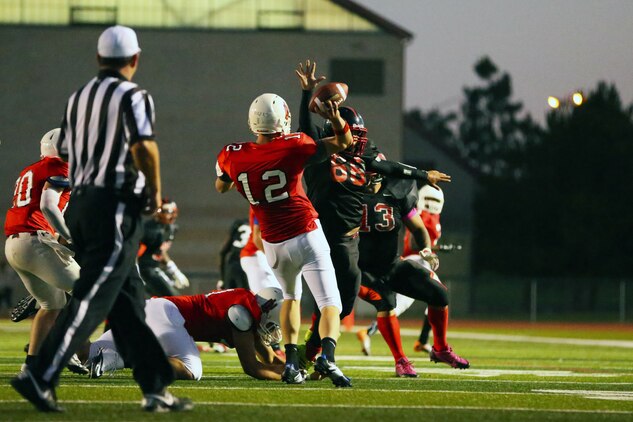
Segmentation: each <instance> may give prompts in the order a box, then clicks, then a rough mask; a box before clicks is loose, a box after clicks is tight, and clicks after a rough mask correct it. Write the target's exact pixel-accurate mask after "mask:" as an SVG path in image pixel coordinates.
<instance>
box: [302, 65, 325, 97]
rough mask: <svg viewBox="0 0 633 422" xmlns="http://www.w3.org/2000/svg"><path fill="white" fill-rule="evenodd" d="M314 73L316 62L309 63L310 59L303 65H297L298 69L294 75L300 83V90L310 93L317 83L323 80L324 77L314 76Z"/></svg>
mask: <svg viewBox="0 0 633 422" xmlns="http://www.w3.org/2000/svg"><path fill="white" fill-rule="evenodd" d="M315 72H316V62H312V61H310V59H308V60H306V61H305V64H304V63H299V67H298V68H297V69H296V70H295V73H296V74H297V76H298V77H299V82H300V83H301V89H303V90H304V91H312V90H313V89H314V87H315V86H317V85H318V84H319V82H321V81H323V80H324V79H325V76H319V77H318V78H317V77H316V76H314V74H315Z"/></svg>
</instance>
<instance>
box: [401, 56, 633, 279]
mask: <svg viewBox="0 0 633 422" xmlns="http://www.w3.org/2000/svg"><path fill="white" fill-rule="evenodd" d="M475 72H476V74H477V75H478V76H479V77H480V78H481V79H482V80H483V82H482V85H480V86H475V87H466V88H464V100H463V102H462V104H461V107H460V108H461V113H460V114H459V115H458V116H455V115H454V114H447V115H442V113H440V112H439V111H437V110H434V111H432V112H430V113H428V114H425V113H423V112H417V114H416V113H410V114H409V116H412V115H414V114H415V115H416V116H417V117H419V118H420V120H422V122H421V124H422V126H424V127H427V128H428V129H429V130H430V133H432V134H433V135H434V136H435V137H436V139H440V140H442V141H443V142H445V143H446V144H447V145H455V146H456V147H457V148H458V149H459V150H460V152H461V155H462V157H464V158H465V159H466V162H467V163H469V164H471V165H474V167H476V169H477V170H478V172H479V174H480V177H479V186H480V191H479V192H478V194H477V199H476V204H475V248H474V251H473V252H474V268H475V272H476V273H478V274H501V275H521V276H587V277H595V276H604V277H631V276H632V275H633V258H632V257H633V218H632V217H631V215H632V213H631V206H632V205H633V112H632V110H633V105H630V106H624V105H623V104H622V102H621V100H620V97H619V95H618V92H617V90H616V88H615V87H614V86H612V85H608V84H606V83H599V84H598V85H597V87H596V88H595V89H594V90H592V91H591V92H589V93H588V95H587V96H586V99H585V102H584V103H583V104H582V105H581V106H580V107H574V106H572V105H570V104H569V103H563V104H562V106H561V107H560V108H559V109H556V110H552V111H551V112H550V113H549V115H548V116H547V121H546V125H545V127H544V128H542V127H540V126H539V125H538V124H537V123H536V122H534V121H533V120H532V118H531V117H530V116H529V115H523V114H521V109H522V106H521V103H520V102H516V101H514V100H512V98H511V95H512V82H511V78H510V76H509V75H508V74H507V73H504V72H500V71H499V70H498V68H497V67H496V65H495V64H494V63H492V61H491V60H490V59H488V58H483V59H481V60H480V61H479V62H478V63H477V64H476V65H475Z"/></svg>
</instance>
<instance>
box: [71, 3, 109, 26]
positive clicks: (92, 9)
mask: <svg viewBox="0 0 633 422" xmlns="http://www.w3.org/2000/svg"><path fill="white" fill-rule="evenodd" d="M116 23H117V8H116V7H109V6H71V7H70V24H71V25H115V24H116Z"/></svg>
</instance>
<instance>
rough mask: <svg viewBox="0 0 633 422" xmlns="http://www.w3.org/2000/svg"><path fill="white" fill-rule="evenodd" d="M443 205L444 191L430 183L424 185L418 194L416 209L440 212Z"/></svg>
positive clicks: (434, 212) (432, 212)
mask: <svg viewBox="0 0 633 422" xmlns="http://www.w3.org/2000/svg"><path fill="white" fill-rule="evenodd" d="M443 207H444V192H442V190H441V189H435V188H434V187H433V186H431V185H424V186H422V189H420V192H419V194H418V211H422V210H426V211H427V212H429V213H431V214H441V213H442V208H443Z"/></svg>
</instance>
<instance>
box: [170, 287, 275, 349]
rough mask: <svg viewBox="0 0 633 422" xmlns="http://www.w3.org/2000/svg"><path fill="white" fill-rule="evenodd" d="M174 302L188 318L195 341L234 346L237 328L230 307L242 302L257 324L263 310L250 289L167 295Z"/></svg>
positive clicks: (185, 317) (188, 330) (188, 325)
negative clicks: (231, 317)
mask: <svg viewBox="0 0 633 422" xmlns="http://www.w3.org/2000/svg"><path fill="white" fill-rule="evenodd" d="M163 299H167V300H169V301H171V302H173V303H174V304H175V305H176V307H177V308H178V310H179V311H180V314H181V315H182V316H183V318H184V319H185V328H186V329H187V332H188V333H189V335H190V336H191V337H193V339H194V340H195V341H206V342H220V341H221V342H223V343H225V344H226V345H228V346H229V347H233V329H232V325H231V322H230V321H229V319H228V312H229V308H230V307H231V306H233V305H242V306H243V307H244V308H246V310H247V311H248V312H250V314H251V315H252V316H253V319H254V321H255V323H254V324H253V327H257V325H258V324H259V322H260V321H261V319H262V310H261V308H260V307H259V305H258V304H257V299H255V295H254V294H253V293H251V292H250V290H246V289H227V290H214V291H212V292H211V293H207V294H202V295H195V296H165V297H164V298H163Z"/></svg>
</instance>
